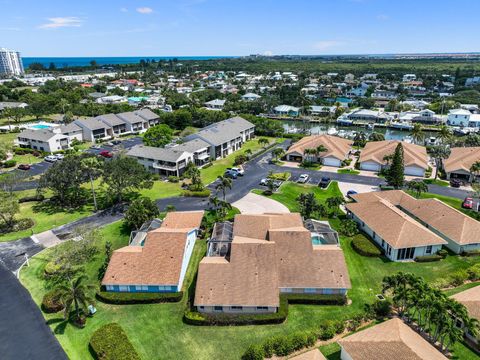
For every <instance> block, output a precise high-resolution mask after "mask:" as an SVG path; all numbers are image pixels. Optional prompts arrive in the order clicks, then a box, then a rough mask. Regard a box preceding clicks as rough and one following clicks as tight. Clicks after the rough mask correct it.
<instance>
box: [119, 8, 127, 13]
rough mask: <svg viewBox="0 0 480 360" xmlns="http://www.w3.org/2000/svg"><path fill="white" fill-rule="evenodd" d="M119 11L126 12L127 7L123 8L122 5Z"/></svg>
mask: <svg viewBox="0 0 480 360" xmlns="http://www.w3.org/2000/svg"><path fill="white" fill-rule="evenodd" d="M120 11H121V12H128V9H127V8H124V7H122V8H120Z"/></svg>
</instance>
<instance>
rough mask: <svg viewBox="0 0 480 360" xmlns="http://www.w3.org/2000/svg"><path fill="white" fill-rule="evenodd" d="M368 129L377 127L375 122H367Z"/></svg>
mask: <svg viewBox="0 0 480 360" xmlns="http://www.w3.org/2000/svg"><path fill="white" fill-rule="evenodd" d="M367 129H370V130H373V129H375V124H374V123H368V124H367Z"/></svg>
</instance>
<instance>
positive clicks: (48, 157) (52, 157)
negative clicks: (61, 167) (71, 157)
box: [43, 155, 58, 162]
mask: <svg viewBox="0 0 480 360" xmlns="http://www.w3.org/2000/svg"><path fill="white" fill-rule="evenodd" d="M43 160H45V161H47V162H55V161H57V160H58V159H57V157H56V156H55V155H47V156H45V158H44V159H43Z"/></svg>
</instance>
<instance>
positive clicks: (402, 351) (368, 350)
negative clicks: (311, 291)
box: [338, 318, 447, 360]
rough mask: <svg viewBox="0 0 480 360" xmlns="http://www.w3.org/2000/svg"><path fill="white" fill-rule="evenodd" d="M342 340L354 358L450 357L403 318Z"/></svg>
mask: <svg viewBox="0 0 480 360" xmlns="http://www.w3.org/2000/svg"><path fill="white" fill-rule="evenodd" d="M338 343H339V344H340V345H341V346H342V348H343V349H344V350H345V351H346V352H347V353H348V354H349V355H350V357H351V359H352V360H392V359H398V360H400V359H401V360H446V359H447V358H446V357H445V356H444V355H442V354H441V353H440V352H439V351H438V350H437V349H435V348H434V347H433V346H432V345H431V344H430V343H429V342H428V341H426V340H425V339H424V338H422V337H421V336H420V335H419V334H417V333H416V332H415V331H414V330H412V329H411V328H410V327H409V326H408V325H406V324H405V323H404V322H403V321H402V320H400V319H399V318H393V319H391V320H387V321H385V322H383V323H381V324H378V325H375V326H372V327H370V328H368V329H365V330H362V331H359V332H357V333H355V334H353V335H350V336H347V337H345V338H343V339H340V340H339V341H338Z"/></svg>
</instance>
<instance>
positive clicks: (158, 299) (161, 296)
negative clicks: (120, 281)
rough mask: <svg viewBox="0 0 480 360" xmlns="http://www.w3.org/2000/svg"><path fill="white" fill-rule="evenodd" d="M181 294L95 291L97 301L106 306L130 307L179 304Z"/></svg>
mask: <svg viewBox="0 0 480 360" xmlns="http://www.w3.org/2000/svg"><path fill="white" fill-rule="evenodd" d="M182 297H183V292H176V293H133V292H132V293H130V292H111V291H102V290H100V291H97V293H96V298H97V300H99V301H101V302H103V303H106V304H116V305H130V304H155V303H163V302H179V301H180V300H182Z"/></svg>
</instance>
